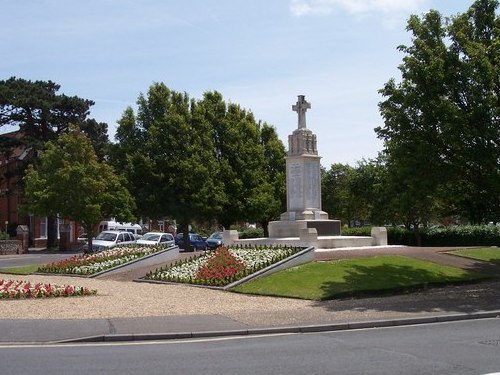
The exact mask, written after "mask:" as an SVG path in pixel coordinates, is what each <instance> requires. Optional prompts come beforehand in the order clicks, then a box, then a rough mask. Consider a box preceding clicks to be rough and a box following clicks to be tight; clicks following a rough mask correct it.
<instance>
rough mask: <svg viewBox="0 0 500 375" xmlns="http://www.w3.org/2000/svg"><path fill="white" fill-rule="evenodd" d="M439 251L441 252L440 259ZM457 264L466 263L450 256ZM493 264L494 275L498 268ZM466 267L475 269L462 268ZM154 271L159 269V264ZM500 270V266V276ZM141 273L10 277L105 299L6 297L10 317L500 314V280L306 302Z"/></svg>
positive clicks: (291, 319)
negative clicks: (147, 279) (144, 279)
mask: <svg viewBox="0 0 500 375" xmlns="http://www.w3.org/2000/svg"><path fill="white" fill-rule="evenodd" d="M442 250H443V249H434V250H432V251H431V250H427V249H421V248H420V249H419V248H416V249H415V248H406V249H400V248H383V249H381V248H378V249H365V250H362V251H350V250H342V251H340V250H332V251H321V252H318V253H317V258H318V259H320V260H325V259H337V258H342V257H347V256H350V257H354V256H370V255H369V254H370V253H371V256H373V255H378V254H383V253H385V252H387V253H391V254H394V253H399V252H405V253H406V255H408V256H410V255H409V254H411V253H416V254H420V256H422V254H423V253H426V254H425V257H427V258H428V259H429V258H431V259H430V260H431V261H432V260H436V259H439V261H440V262H443V259H442V256H443V255H442V254H441V251H442ZM432 254H434V255H432ZM445 257H450V259H448V258H445V259H448V260H449V262H451V263H453V262H462V260H460V258H459V260H457V259H451V258H456V257H452V256H449V255H445ZM483 265H484V266H487V267H488V269H489V270H490V271H494V269H492V268H491V267H490V265H485V264H483ZM461 266H462V267H469V266H472V267H473V268H478V267H479V265H478V264H477V262H474V264H469V263H468V264H461ZM152 268H153V269H154V268H155V267H152ZM498 269H499V267H497V268H496V271H497V272H498ZM143 271H144V270H140V272H139V273H143ZM136 276H137V275H136V274H134V273H133V272H132V273H129V274H128V276H127V275H120V276H115V277H114V278H111V277H110V278H104V279H88V278H81V277H67V276H45V275H29V276H18V275H6V274H0V278H4V279H22V280H30V281H33V282H46V283H52V284H58V285H63V284H69V285H77V286H84V287H88V288H91V289H97V291H98V294H97V295H95V296H86V297H71V298H54V299H38V300H0V311H1V317H2V319H95V318H105V319H109V318H134V317H155V316H180V315H199V314H201V315H218V316H223V317H227V318H229V319H233V320H235V321H238V322H242V323H245V324H247V325H249V326H262V325H267V326H278V325H295V324H323V323H328V322H330V323H331V322H345V321H356V320H357V321H363V320H373V319H389V318H404V317H415V316H423V315H428V314H429V313H432V314H445V313H446V314H450V313H463V312H477V311H488V310H497V309H500V282H499V281H488V282H482V283H476V284H469V285H461V286H447V287H442V288H432V289H428V290H422V291H419V292H415V293H411V294H402V295H395V296H386V297H379V298H357V299H343V300H334V301H321V302H317V301H303V300H298V299H290V298H274V297H262V296H249V295H242V294H236V293H231V292H225V291H220V290H213V289H206V288H200V287H193V286H187V285H166V284H150V283H137V282H133V281H131V280H132V279H133V278H135V277H136Z"/></svg>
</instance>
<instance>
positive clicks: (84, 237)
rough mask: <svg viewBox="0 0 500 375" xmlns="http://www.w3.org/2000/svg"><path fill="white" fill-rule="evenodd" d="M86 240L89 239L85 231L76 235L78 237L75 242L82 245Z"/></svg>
mask: <svg viewBox="0 0 500 375" xmlns="http://www.w3.org/2000/svg"><path fill="white" fill-rule="evenodd" d="M88 240H89V238H88V235H87V233H82V234H80V235H79V236H78V238H77V239H76V242H78V243H79V244H82V245H83V244H86V243H87V241H88Z"/></svg>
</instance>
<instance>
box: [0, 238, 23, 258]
mask: <svg viewBox="0 0 500 375" xmlns="http://www.w3.org/2000/svg"><path fill="white" fill-rule="evenodd" d="M21 252H22V245H21V241H18V240H0V255H7V254H20V253H21Z"/></svg>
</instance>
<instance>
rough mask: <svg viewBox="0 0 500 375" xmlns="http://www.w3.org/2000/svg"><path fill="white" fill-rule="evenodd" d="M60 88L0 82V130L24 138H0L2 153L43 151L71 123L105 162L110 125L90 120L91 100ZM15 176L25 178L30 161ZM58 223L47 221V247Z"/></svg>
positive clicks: (48, 84) (39, 83)
mask: <svg viewBox="0 0 500 375" xmlns="http://www.w3.org/2000/svg"><path fill="white" fill-rule="evenodd" d="M59 89H60V86H59V85H58V84H56V83H54V82H52V81H30V80H26V79H22V78H16V77H11V78H9V79H7V80H2V81H0V127H5V128H8V129H9V130H10V129H12V130H19V131H20V132H21V133H22V134H23V136H22V137H0V151H1V152H6V151H7V152H8V150H9V149H12V148H13V147H17V146H21V147H24V148H26V149H32V150H34V151H35V152H34V154H37V152H39V151H43V149H44V148H45V144H46V142H48V141H50V140H54V139H56V138H57V137H58V136H59V135H60V134H63V133H65V132H67V131H68V129H69V125H70V124H75V125H79V126H80V127H81V128H82V131H83V132H84V133H85V134H87V135H88V137H89V138H90V139H91V140H92V144H93V145H94V148H95V151H96V153H97V154H98V155H99V158H100V159H101V160H102V159H104V157H105V153H106V150H107V145H108V136H107V125H106V124H105V123H97V122H96V121H95V120H90V119H87V116H88V115H89V111H90V107H91V106H92V105H93V104H94V102H93V101H91V100H86V99H82V98H79V97H77V96H67V95H64V94H60V93H58V91H59ZM25 160H26V163H24V164H23V165H22V166H21V168H19V169H18V170H17V171H16V177H19V178H20V177H22V176H23V175H24V173H25V167H26V166H27V165H28V164H30V163H31V160H28V159H25ZM56 225H57V220H56V218H55V217H49V218H48V228H47V229H48V233H47V245H48V246H49V247H52V246H53V245H54V243H55V240H56V237H57V227H56Z"/></svg>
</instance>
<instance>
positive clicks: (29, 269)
mask: <svg viewBox="0 0 500 375" xmlns="http://www.w3.org/2000/svg"><path fill="white" fill-rule="evenodd" d="M39 266H40V265H39V264H30V265H28V266H21V267H11V268H0V273H9V274H13V275H31V274H32V273H33V272H36V270H37V269H38V267H39Z"/></svg>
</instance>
